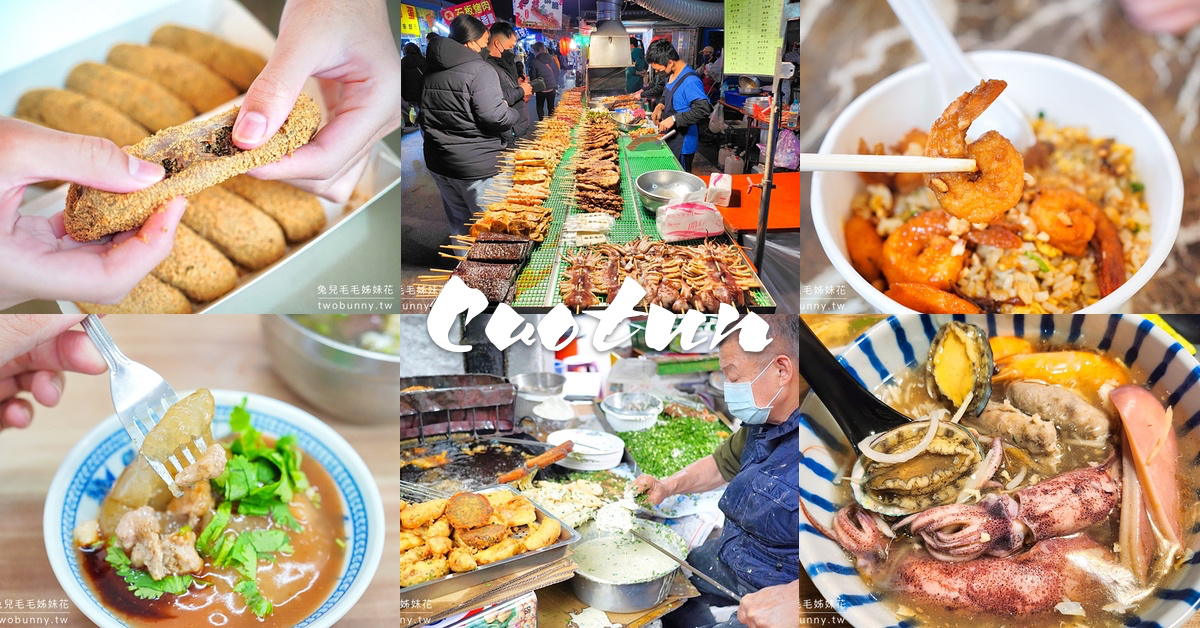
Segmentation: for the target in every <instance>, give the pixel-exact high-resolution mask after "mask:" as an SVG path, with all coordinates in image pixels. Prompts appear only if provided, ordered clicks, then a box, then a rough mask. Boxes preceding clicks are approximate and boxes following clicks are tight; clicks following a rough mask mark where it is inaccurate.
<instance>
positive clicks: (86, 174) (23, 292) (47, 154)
mask: <svg viewBox="0 0 1200 628" xmlns="http://www.w3.org/2000/svg"><path fill="white" fill-rule="evenodd" d="M162 177H163V169H162V166H160V165H158V164H154V163H150V162H146V161H142V160H140V159H135V158H134V157H131V156H129V155H128V154H126V153H125V152H123V151H121V150H120V149H119V148H117V146H116V144H113V143H112V142H110V141H108V140H106V139H101V138H98V137H88V136H85V135H74V134H71V133H62V132H60V131H54V130H51V129H47V128H43V127H40V126H37V125H35V124H30V123H28V122H22V121H20V120H12V119H8V118H0V308H5V307H11V306H13V305H16V304H18V303H21V302H24V301H27V300H29V299H35V298H38V299H68V300H72V301H89V302H93V303H116V302H117V301H120V300H121V299H122V298H124V296H125V295H126V294H129V291H130V290H132V289H133V287H134V286H135V285H137V283H138V282H139V281H141V280H142V278H143V277H145V276H146V275H147V274H149V273H150V271H151V270H153V269H154V267H155V266H157V265H158V263H159V262H161V261H162V260H163V258H165V257H166V256H167V254H169V253H170V252H171V247H172V246H174V244H175V226H176V225H177V224H179V218H180V217H181V216H183V210H184V207H185V205H184V200H183V197H179V198H177V199H175V200H173V201H171V202H170V203H167V204H166V205H164V206H162V207H161V208H159V209H158V210H157V211H155V212H154V213H153V214H151V215H150V218H149V219H148V220H147V221H146V223H145V224H144V225H142V227H141V228H140V229H139V230H138V231H137V232H133V231H127V232H125V233H120V234H116V235H114V236H112V237H109V238H102V239H100V240H97V241H95V242H86V243H80V242H76V241H75V240H73V239H72V238H71V237H70V236H68V235H67V232H66V229H65V228H64V227H63V219H62V212H59V213H58V214H55V215H54V216H52V217H50V218H45V217H41V216H23V215H21V213H20V212H18V211H17V206H18V205H19V204H20V202H21V195H22V194H23V193H24V191H25V186H27V185H29V184H31V183H35V182H38V181H50V180H55V179H62V180H67V181H73V182H75V183H79V184H81V185H86V186H89V187H93V188H97V189H100V190H105V191H108V192H133V191H134V190H139V189H141V188H144V187H146V186H148V185H150V184H152V183H155V182H157V181H159V180H160V179H162Z"/></svg>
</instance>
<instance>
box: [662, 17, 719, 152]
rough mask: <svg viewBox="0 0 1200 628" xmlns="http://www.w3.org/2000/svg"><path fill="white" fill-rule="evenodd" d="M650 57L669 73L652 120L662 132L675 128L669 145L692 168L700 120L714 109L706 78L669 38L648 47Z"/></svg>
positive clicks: (697, 142) (668, 142)
mask: <svg viewBox="0 0 1200 628" xmlns="http://www.w3.org/2000/svg"><path fill="white" fill-rule="evenodd" d="M646 61H647V62H648V63H649V64H650V67H652V68H654V71H655V72H658V73H663V74H666V75H667V82H666V84H665V85H664V87H663V92H662V97H661V98H660V99H659V102H658V103H657V104H656V105H655V106H654V111H653V113H651V114H650V120H651V121H652V122H654V123H655V124H657V125H658V132H659V134H663V133H666V132H667V131H670V130H671V129H675V135H673V136H671V137H670V138H669V139H668V140H667V147H668V148H670V149H671V152H672V153H673V154H674V155H675V158H676V159H678V160H679V165H680V166H682V167H683V171H684V172H691V171H692V159H693V158H694V157H695V156H696V149H697V147H699V145H700V127H698V126H696V123H698V122H700V121H702V120H707V119H708V115H709V114H710V113H712V103H710V102H709V101H708V96H705V95H704V81H702V80H701V79H700V75H698V74H696V71H695V70H693V69H692V68H691V66H689V65H688V64H687V63H685V62H684V61H683V60H681V59H680V58H679V52H677V51H676V50H675V47H674V46H672V45H671V42H670V41H668V40H666V39H660V40H658V41H655V42H654V43H652V44H650V47H649V48H647V49H646Z"/></svg>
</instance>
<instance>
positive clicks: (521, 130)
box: [484, 50, 529, 137]
mask: <svg viewBox="0 0 1200 628" xmlns="http://www.w3.org/2000/svg"><path fill="white" fill-rule="evenodd" d="M484 55H486V56H485V57H484V60H485V61H487V62H488V63H489V64H491V66H492V67H493V68H496V74H498V75H499V76H500V91H502V92H504V102H506V103H508V106H509V107H512V108H513V109H516V110H517V113H519V114H521V118H520V119H519V120H517V123H516V124H514V125H513V129H512V133H513V135H510V136H509V137H513V136H515V137H525V134H526V133H528V132H529V107H528V106H527V105H528V103H526V102H525V90H523V89H521V83H520V82H519V81H518V80H517V76H518V75H517V63H516V61H515V60H512V59H504V58H502V57H493V56H492V55H490V54H488V52H487V51H486V50H485V51H484Z"/></svg>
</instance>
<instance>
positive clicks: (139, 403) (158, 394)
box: [83, 314, 208, 497]
mask: <svg viewBox="0 0 1200 628" xmlns="http://www.w3.org/2000/svg"><path fill="white" fill-rule="evenodd" d="M83 329H84V330H85V331H87V334H88V337H89V338H91V340H92V343H93V344H95V345H96V349H98V350H99V351H100V355H102V356H104V361H105V362H107V363H108V373H109V383H110V387H111V389H112V399H113V407H114V408H115V409H116V411H117V417H118V418H120V419H121V425H124V426H125V431H126V432H127V433H128V434H129V438H130V439H131V440H132V441H133V447H134V449H136V450H137V451H138V453H139V454H140V453H141V450H142V442H143V441H144V440H145V439H146V435H147V434H149V433H150V430H152V429H154V426H155V425H158V422H159V421H160V420H162V418H163V416H165V415H166V413H167V410H169V409H170V408H171V406H172V405H174V404H176V403H177V402H178V401H179V395H176V394H175V389H173V388H171V385H170V384H168V383H167V380H165V379H163V377H162V375H159V374H158V373H156V372H154V371H153V370H152V369H150V367H148V366H146V365H144V364H142V363H140V362H134V361H133V360H130V359H129V358H128V357H126V355H125V354H124V353H121V350H120V349H118V348H117V345H116V343H114V342H113V339H112V336H109V335H108V330H106V329H104V325H102V324H100V319H99V318H98V317H97V316H96V315H95V314H91V315H89V316H88V317H87V318H85V319H83ZM188 445H195V447H196V450H197V451H199V452H200V454H201V455H203V454H204V452H205V451H207V450H208V443H207V442H206V441H205V439H204V436H199V437H197V438H196V439H195V440H194V441H193V442H191V443H188V442H183V443H179V444H178V445H177V446H176V448H175V451H180V450H182V451H181V452H180V455H181V456H183V458H184V459H185V460H187V464H182V463H181V462H180V461H179V457H178V456H176V454H175V453H174V452H172V454H171V455H170V456H168V457H167V458H166V459H165V460H161V459H151V458H149V457H146V462H149V463H150V467H151V468H152V469H154V471H155V472H156V473H158V477H160V478H162V481H163V482H166V484H167V487H168V488H170V489H171V494H172V495H174V496H175V497H182V496H183V490H182V489H180V488H179V485H177V484H176V483H175V474H177V473H179V472H180V471H183V469H184V467H186V466H188V465H189V464H195V462H196V458H195V457H193V455H192V452H191V450H189V449H188ZM165 463H170V465H171V467H172V468H173V469H174V473H172V471H171V470H170V469H168V468H167V466H166V464H165Z"/></svg>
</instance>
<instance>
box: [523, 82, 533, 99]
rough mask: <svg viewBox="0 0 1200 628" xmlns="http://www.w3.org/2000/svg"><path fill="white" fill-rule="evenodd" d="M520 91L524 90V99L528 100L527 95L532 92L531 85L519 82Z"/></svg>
mask: <svg viewBox="0 0 1200 628" xmlns="http://www.w3.org/2000/svg"><path fill="white" fill-rule="evenodd" d="M521 91H523V92H525V99H526V100H529V95H530V94H532V93H533V87H530V85H529V83H521Z"/></svg>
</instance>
